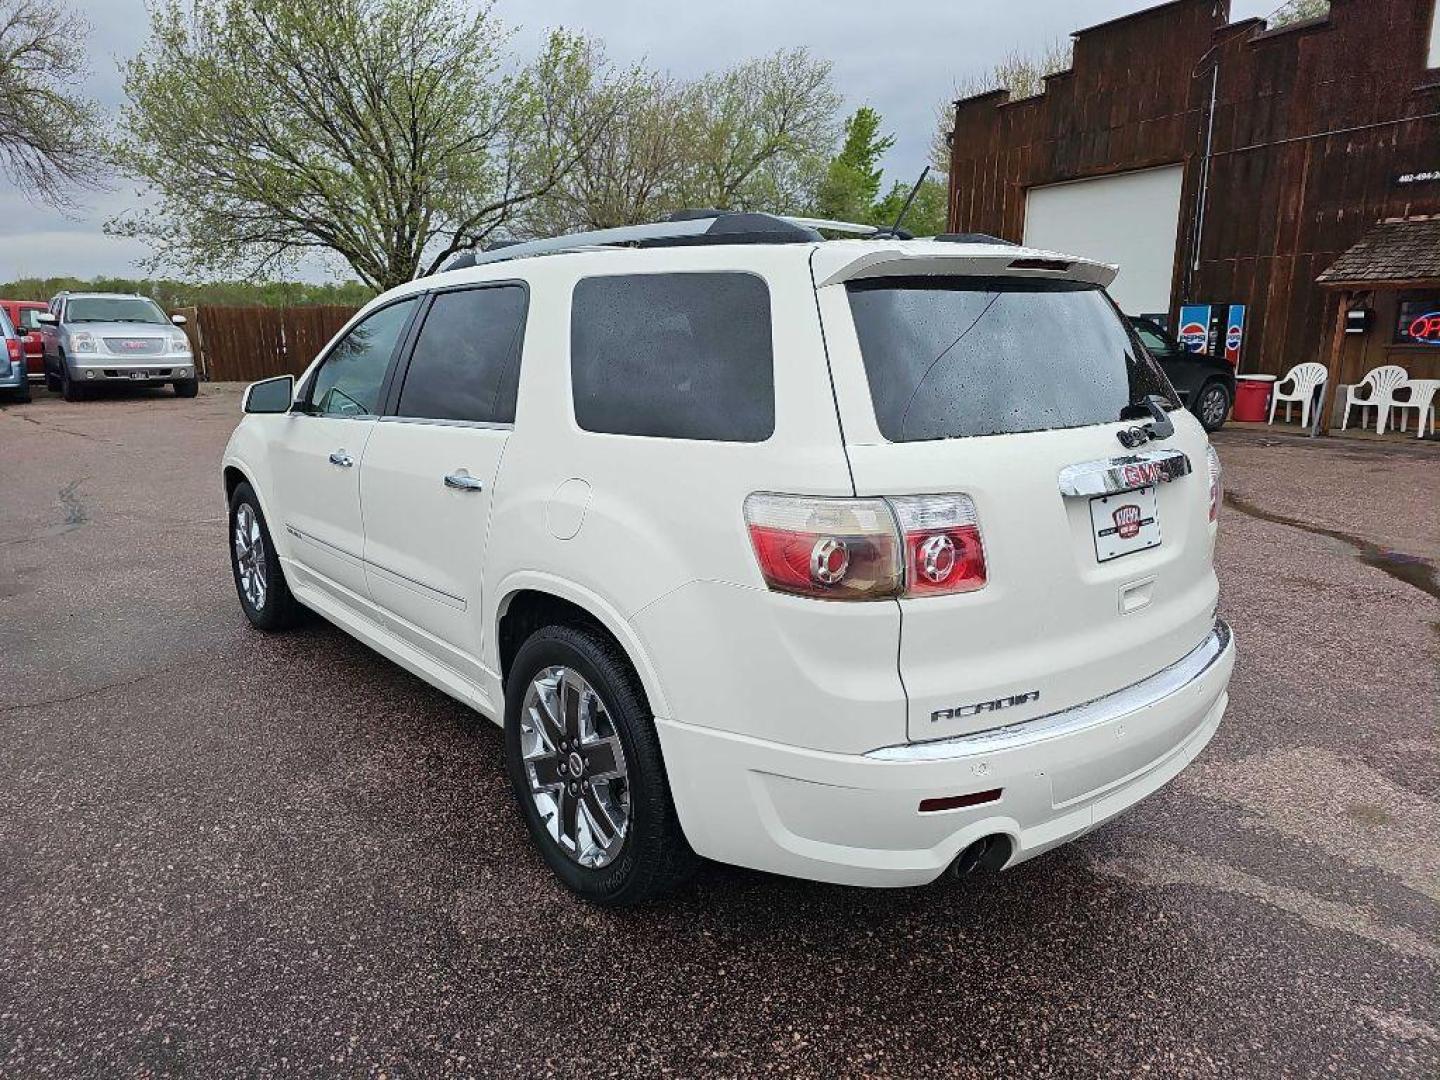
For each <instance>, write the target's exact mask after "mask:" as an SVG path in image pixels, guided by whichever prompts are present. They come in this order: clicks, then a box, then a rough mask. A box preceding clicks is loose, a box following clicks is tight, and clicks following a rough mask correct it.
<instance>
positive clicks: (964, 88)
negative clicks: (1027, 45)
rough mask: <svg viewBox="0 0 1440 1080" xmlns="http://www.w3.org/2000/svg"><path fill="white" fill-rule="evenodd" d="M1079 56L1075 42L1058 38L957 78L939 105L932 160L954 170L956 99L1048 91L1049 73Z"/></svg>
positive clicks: (1060, 68) (1066, 65) (948, 169)
mask: <svg viewBox="0 0 1440 1080" xmlns="http://www.w3.org/2000/svg"><path fill="white" fill-rule="evenodd" d="M1074 55H1075V43H1074V42H1073V41H1072V40H1071V39H1069V38H1058V39H1056V40H1055V41H1052V42H1051V43H1050V44H1049V45H1047V46H1046V47H1045V48H1044V49H1042V50H1041V51H1040V52H1038V53H1024V52H1021V51H1019V50H1018V49H1017V50H1015V51H1013V52H1011V53H1010V54H1009V55H1008V56H1005V57H1004V58H1002V59H1001V60H1000V62H999V63H997V64H996V65H995V66H994V67H992V68H990V69H989V70H988V71H985V72H981V73H979V74H970V75H966V76H964V77H962V78H960V79H957V80H956V81H955V84H954V89H953V90H952V91H951V93H950V97H949V99H948V100H946V101H942V102H941V103H940V104H939V105H937V106H936V107H935V135H934V137H933V138H932V139H931V141H930V163H931V164H932V165H934V166H935V168H936V169H938V170H939V171H941V172H946V173H948V172H949V171H950V133H951V132H952V131H954V130H955V102H956V101H958V100H962V99H964V98H968V97H974V96H975V95H977V94H983V93H986V92H987V91H990V90H1009V91H1010V97H1011V99H1012V100H1014V99H1017V98H1025V97H1034V96H1035V95H1036V94H1042V93H1044V92H1045V76H1047V75H1054V74H1055V73H1056V72H1059V71H1064V70H1065V69H1066V68H1068V67H1069V66H1070V62H1071V60H1072V59H1073V58H1074Z"/></svg>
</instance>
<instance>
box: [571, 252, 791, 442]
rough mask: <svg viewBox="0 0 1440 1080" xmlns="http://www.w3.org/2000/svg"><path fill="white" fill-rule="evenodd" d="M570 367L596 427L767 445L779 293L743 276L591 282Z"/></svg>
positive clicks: (580, 288) (583, 408)
mask: <svg viewBox="0 0 1440 1080" xmlns="http://www.w3.org/2000/svg"><path fill="white" fill-rule="evenodd" d="M570 371H571V384H572V388H573V392H574V395H575V420H576V422H577V423H578V424H579V425H580V426H581V427H582V428H584V429H585V430H586V431H596V432H607V433H610V434H615V435H650V436H655V437H659V438H667V439H711V440H715V441H720V442H764V441H765V440H766V439H768V438H769V437H770V436H771V435H772V434H774V432H775V363H774V356H773V352H772V349H771V344H770V290H769V289H768V288H767V287H766V285H765V282H764V281H763V280H761V279H760V278H758V277H756V276H754V275H753V274H741V273H695V274H621V275H617V276H614V277H594V278H585V279H584V280H582V281H580V282H579V283H578V284H577V285H576V286H575V298H574V303H573V305H572V310H571V321H570Z"/></svg>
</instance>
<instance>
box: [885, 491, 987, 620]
mask: <svg viewBox="0 0 1440 1080" xmlns="http://www.w3.org/2000/svg"><path fill="white" fill-rule="evenodd" d="M887 501H888V502H889V503H890V505H891V506H892V507H893V508H894V510H895V519H896V520H897V521H898V522H899V523H900V532H901V533H902V534H903V535H904V538H905V591H906V593H907V594H909V595H910V596H938V595H940V594H943V593H962V592H974V591H975V590H976V589H980V588H983V587H984V585H985V549H984V548H983V547H981V545H980V526H979V524H978V523H977V522H976V520H975V504H974V503H972V502H971V501H970V500H969V499H968V498H967V497H966V496H964V495H912V496H907V497H905V498H898V499H889V500H887Z"/></svg>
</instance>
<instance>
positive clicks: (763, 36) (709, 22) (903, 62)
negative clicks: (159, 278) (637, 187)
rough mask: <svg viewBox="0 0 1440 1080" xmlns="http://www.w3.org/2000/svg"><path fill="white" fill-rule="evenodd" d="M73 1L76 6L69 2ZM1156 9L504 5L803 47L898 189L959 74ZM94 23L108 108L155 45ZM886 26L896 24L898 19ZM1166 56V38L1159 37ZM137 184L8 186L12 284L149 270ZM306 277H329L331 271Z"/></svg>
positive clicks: (502, 3)
mask: <svg viewBox="0 0 1440 1080" xmlns="http://www.w3.org/2000/svg"><path fill="white" fill-rule="evenodd" d="M71 2H72V4H74V3H75V0H71ZM1152 2H1153V0H889V2H881V3H876V2H874V0H724V2H705V3H697V2H695V0H688V2H687V0H598V2H597V0H528V2H527V0H498V3H497V5H496V11H497V13H498V14H499V15H500V17H501V18H502V19H503V20H504V21H505V22H507V23H508V24H510V25H512V26H516V27H518V28H519V29H518V33H517V37H516V45H517V47H518V48H519V49H520V50H521V51H522V52H524V53H533V52H534V50H535V47H536V45H537V43H538V42H539V40H540V38H541V36H542V35H543V33H544V31H545V30H546V29H547V28H550V27H554V26H565V27H568V28H571V29H575V30H580V31H583V32H585V33H587V34H591V35H595V36H598V37H601V38H603V39H604V41H605V43H606V46H607V48H608V50H609V52H610V55H611V56H612V58H613V59H614V60H616V61H618V62H621V63H628V62H634V61H641V60H643V61H645V62H646V63H647V64H649V65H650V66H652V67H656V68H661V69H666V70H669V71H671V72H672V73H674V74H676V75H679V76H694V75H698V74H701V73H702V72H705V71H708V70H713V69H716V68H721V67H725V66H728V65H729V64H732V63H734V62H736V61H738V60H742V59H745V58H748V57H752V56H757V55H760V54H762V53H767V52H773V51H774V50H775V49H777V48H781V47H792V46H797V45H804V46H806V47H808V48H809V49H810V50H811V51H812V52H813V53H815V54H816V55H818V56H822V57H826V58H828V59H830V60H832V61H833V62H834V64H835V83H836V86H837V87H838V88H839V90H840V92H841V93H842V94H844V95H845V99H846V107H847V109H854V108H855V107H857V106H859V105H865V104H868V105H871V106H873V107H874V108H876V109H878V110H879V111H880V112H881V114H882V115H883V116H884V118H885V126H886V130H887V131H890V132H892V133H893V134H894V135H895V137H896V143H895V147H894V149H893V150H892V151H891V153H890V156H889V159H888V160H887V161H886V163H885V164H886V168H887V176H886V182H887V184H888V183H889V181H890V180H892V179H895V178H906V179H908V178H911V177H913V176H916V175H918V174H919V172H920V169H921V167H922V166H923V165H924V164H925V159H926V152H927V147H928V145H929V139H930V133H931V128H932V125H933V123H934V119H933V118H934V108H935V104H936V103H937V102H938V101H940V100H942V99H944V98H946V97H948V96H949V94H950V91H951V88H952V86H953V85H954V83H955V81H956V80H957V79H959V78H962V77H964V76H965V75H967V74H970V73H973V72H983V71H985V70H987V69H988V68H989V67H990V66H991V65H993V64H994V62H995V61H996V60H997V59H998V58H1000V57H1001V56H1003V55H1005V54H1006V53H1008V52H1009V51H1011V50H1012V49H1016V48H1019V49H1022V50H1032V49H1038V48H1040V47H1042V46H1043V45H1045V44H1046V43H1048V42H1050V41H1053V40H1054V39H1056V38H1057V37H1060V36H1062V35H1065V34H1068V33H1069V32H1071V31H1072V30H1075V29H1078V28H1080V27H1083V26H1089V25H1093V24H1094V23H1098V22H1103V21H1105V20H1107V19H1111V18H1114V17H1116V16H1117V15H1123V14H1126V13H1128V12H1132V11H1139V10H1141V9H1143V8H1145V7H1149V6H1152ZM1279 3H1281V0H1234V2H1233V3H1232V18H1243V17H1248V16H1251V15H1265V14H1267V13H1268V12H1270V11H1272V10H1273V9H1274V8H1275V7H1276V6H1277V5H1278V4H1279ZM78 6H79V8H80V9H81V10H82V11H83V12H84V13H85V15H86V17H87V18H88V19H89V20H90V23H91V24H92V26H93V28H94V29H93V32H92V34H91V36H90V42H89V49H90V55H91V66H92V75H91V77H90V80H89V85H88V90H89V92H90V93H91V95H93V96H94V97H95V98H96V99H97V100H98V101H99V102H100V103H101V105H102V107H103V108H105V109H106V110H107V111H111V112H113V111H115V110H116V109H117V107H118V105H119V103H120V101H121V100H122V97H123V93H122V90H121V86H120V76H119V73H118V71H117V65H118V62H119V61H120V60H122V59H124V58H125V57H128V56H131V55H133V54H135V53H136V52H138V51H139V50H140V49H142V48H143V47H144V44H145V35H146V27H147V25H148V19H147V16H146V12H145V5H144V0H85V2H83V3H79V4H78ZM886 20H889V21H888V23H887V21H886ZM1155 44H1156V48H1157V49H1163V48H1164V43H1163V42H1156V43H1155ZM136 199H137V195H136V192H135V191H134V190H133V187H131V186H127V185H123V184H117V185H116V186H115V187H114V189H113V190H110V191H107V192H102V193H99V194H95V195H87V196H84V197H83V205H82V206H81V207H80V208H78V209H77V210H76V211H74V212H71V213H69V214H64V213H60V212H57V211H54V210H50V209H48V208H45V207H42V206H36V205H33V204H31V203H29V202H28V201H27V200H26V199H25V197H24V196H23V195H21V194H20V193H19V192H18V191H16V190H15V189H14V188H13V187H12V186H10V185H9V184H8V183H7V182H5V181H3V180H0V280H4V281H9V280H13V279H15V278H17V277H27V276H50V275H62V274H65V275H75V276H78V277H93V276H96V275H102V274H114V275H138V274H139V269H138V267H137V264H136V260H137V259H138V258H142V257H143V256H144V255H145V254H146V253H147V249H146V246H145V245H144V244H143V243H140V242H136V241H132V240H121V239H116V238H113V237H108V236H106V235H104V233H103V232H102V231H101V226H102V224H103V223H104V221H105V220H106V219H107V218H110V217H113V216H114V215H115V214H116V213H117V212H118V211H121V210H124V209H126V208H127V207H130V206H133V205H134V204H135V202H136ZM306 276H313V277H316V278H317V279H324V278H325V277H327V276H330V275H329V274H328V273H327V271H326V270H325V269H324V268H321V267H319V266H317V267H315V268H314V270H313V271H312V272H311V273H309V274H307V275H306Z"/></svg>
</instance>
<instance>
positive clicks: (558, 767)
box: [520, 667, 630, 869]
mask: <svg viewBox="0 0 1440 1080" xmlns="http://www.w3.org/2000/svg"><path fill="white" fill-rule="evenodd" d="M520 755H521V758H522V759H523V761H524V763H525V774H526V776H527V778H528V779H529V781H530V797H531V798H532V799H534V800H535V809H536V811H537V812H538V813H539V815H540V820H541V821H542V822H544V823H545V827H546V828H547V829H548V830H549V832H550V837H551V839H552V840H554V841H555V842H556V844H558V845H559V846H560V849H561V850H562V851H564V852H565V854H566V855H568V856H569V857H570V858H571V859H573V860H574V861H575V862H577V863H579V864H580V865H581V866H584V867H588V868H590V869H598V868H599V867H602V866H608V865H609V864H610V863H611V862H613V861H614V859H615V857H616V856H617V855H619V854H620V848H621V847H622V846H623V845H624V843H625V834H626V832H627V831H628V830H629V827H630V783H629V779H628V776H627V774H626V769H625V751H624V750H623V749H622V748H621V746H620V737H619V735H618V733H617V732H616V730H615V725H614V724H613V722H612V721H611V719H610V714H609V712H608V711H607V710H606V708H605V703H604V702H602V701H601V700H600V695H599V694H597V693H596V692H595V690H594V688H593V687H591V685H590V684H589V683H588V682H587V681H586V680H585V679H584V677H583V676H581V675H580V673H579V672H577V671H575V670H574V669H572V668H567V667H547V668H544V669H543V670H541V671H540V672H538V673H537V674H536V676H535V678H534V679H533V680H532V681H531V683H530V686H529V687H528V688H527V689H526V691H525V701H524V703H523V704H522V705H521V706H520Z"/></svg>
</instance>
